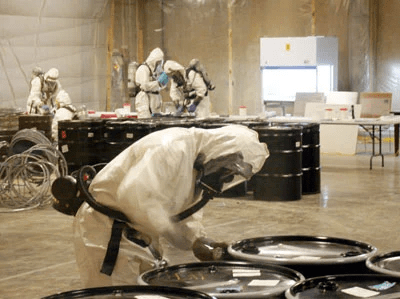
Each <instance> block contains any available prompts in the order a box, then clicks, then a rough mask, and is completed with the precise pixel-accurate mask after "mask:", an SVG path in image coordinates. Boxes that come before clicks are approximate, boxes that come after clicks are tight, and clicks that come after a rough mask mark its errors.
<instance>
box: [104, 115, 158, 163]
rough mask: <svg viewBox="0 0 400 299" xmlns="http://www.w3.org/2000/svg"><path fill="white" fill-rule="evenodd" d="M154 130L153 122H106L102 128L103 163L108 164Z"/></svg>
mask: <svg viewBox="0 0 400 299" xmlns="http://www.w3.org/2000/svg"><path fill="white" fill-rule="evenodd" d="M155 128H156V124H155V122H153V121H135V120H129V121H127V120H124V121H118V120H114V121H107V122H106V124H105V128H104V139H105V153H104V159H105V161H104V162H110V161H111V160H112V159H114V158H115V157H116V156H118V155H119V154H120V153H121V152H122V151H123V150H125V149H126V148H127V147H129V146H130V145H132V144H133V143H134V142H136V141H138V140H139V139H141V138H142V137H144V136H146V135H148V134H150V133H152V132H154V131H155Z"/></svg>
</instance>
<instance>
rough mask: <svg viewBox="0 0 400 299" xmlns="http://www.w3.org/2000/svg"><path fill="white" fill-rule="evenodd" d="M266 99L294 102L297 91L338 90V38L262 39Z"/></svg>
mask: <svg viewBox="0 0 400 299" xmlns="http://www.w3.org/2000/svg"><path fill="white" fill-rule="evenodd" d="M260 69H261V76H262V80H261V82H262V100H263V102H264V103H265V102H267V101H279V102H282V101H294V100H295V97H296V92H323V93H327V92H329V91H335V90H337V72H338V40H337V38H336V37H324V36H309V37H272V38H261V39H260Z"/></svg>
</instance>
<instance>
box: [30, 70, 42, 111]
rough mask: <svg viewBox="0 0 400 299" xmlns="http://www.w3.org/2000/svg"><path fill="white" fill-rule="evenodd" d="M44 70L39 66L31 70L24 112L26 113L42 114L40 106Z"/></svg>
mask: <svg viewBox="0 0 400 299" xmlns="http://www.w3.org/2000/svg"><path fill="white" fill-rule="evenodd" d="M43 75H44V72H43V70H42V69H41V68H40V67H38V66H37V67H35V68H34V69H33V70H32V75H31V81H30V89H29V96H28V100H27V102H26V113H27V114H43V111H42V110H41V107H42V106H43V105H44V102H43V92H42V88H43V81H44V77H43Z"/></svg>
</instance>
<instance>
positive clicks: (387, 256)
mask: <svg viewBox="0 0 400 299" xmlns="http://www.w3.org/2000/svg"><path fill="white" fill-rule="evenodd" d="M366 265H367V267H368V268H369V269H371V270H372V271H374V272H376V273H381V274H386V275H392V276H396V277H400V251H393V252H388V253H384V254H379V255H374V256H371V257H369V258H368V259H367V262H366Z"/></svg>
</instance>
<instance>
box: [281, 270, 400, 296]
mask: <svg viewBox="0 0 400 299" xmlns="http://www.w3.org/2000/svg"><path fill="white" fill-rule="evenodd" d="M285 297H286V298H287V299H302V298H307V299H317V298H318V299H322V298H329V299H335V298H337V299H346V298H349V299H356V298H374V299H395V298H400V278H399V277H394V276H389V275H378V274H360V275H357V274H349V275H345V274H342V275H336V276H323V277H315V278H309V279H306V280H304V281H302V282H299V283H297V284H295V285H294V286H292V287H291V288H290V289H288V290H287V291H286V293H285Z"/></svg>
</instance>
